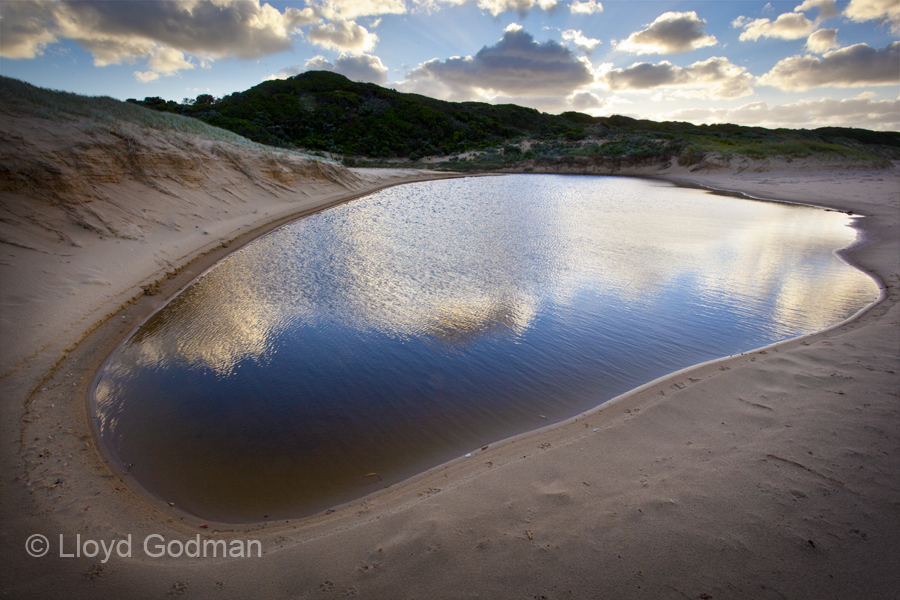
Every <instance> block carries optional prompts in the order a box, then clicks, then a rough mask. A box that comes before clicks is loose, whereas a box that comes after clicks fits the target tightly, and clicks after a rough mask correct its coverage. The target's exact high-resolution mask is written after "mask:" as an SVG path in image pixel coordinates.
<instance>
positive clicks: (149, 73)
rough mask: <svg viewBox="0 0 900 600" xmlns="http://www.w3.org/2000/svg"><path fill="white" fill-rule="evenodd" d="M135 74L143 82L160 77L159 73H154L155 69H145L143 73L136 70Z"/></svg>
mask: <svg viewBox="0 0 900 600" xmlns="http://www.w3.org/2000/svg"><path fill="white" fill-rule="evenodd" d="M134 76H135V78H136V79H137V80H138V81H140V82H141V83H150V82H151V81H155V80H157V79H159V73H154V72H153V71H145V72H143V73H142V72H141V71H135V72H134Z"/></svg>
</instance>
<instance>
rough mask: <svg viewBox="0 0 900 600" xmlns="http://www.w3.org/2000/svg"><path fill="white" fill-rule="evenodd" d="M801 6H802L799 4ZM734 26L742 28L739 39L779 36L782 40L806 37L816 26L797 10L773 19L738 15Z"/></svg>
mask: <svg viewBox="0 0 900 600" xmlns="http://www.w3.org/2000/svg"><path fill="white" fill-rule="evenodd" d="M801 6H803V5H802V4H801ZM732 26H733V27H735V28H743V29H744V32H743V33H741V35H740V40H741V41H742V42H745V41H747V40H754V41H756V40H758V39H759V38H761V37H767V38H780V39H782V40H799V39H800V38H804V37H807V36H808V35H810V34H811V33H812V32H813V31H814V30H815V28H816V23H815V22H814V21H810V20H809V19H807V18H806V15H804V14H803V13H799V12H792V13H784V14H782V15H778V18H777V19H775V20H774V21H772V20H770V19H755V20H753V21H751V20H750V19H747V18H746V17H738V18H737V19H735V20H734V22H732Z"/></svg>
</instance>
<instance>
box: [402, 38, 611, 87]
mask: <svg viewBox="0 0 900 600" xmlns="http://www.w3.org/2000/svg"><path fill="white" fill-rule="evenodd" d="M593 82H594V74H593V72H592V69H591V65H590V62H589V61H588V60H587V59H586V58H579V57H576V56H575V55H574V54H573V53H572V51H570V50H568V49H567V48H565V47H564V46H562V45H561V44H558V43H557V42H554V41H553V40H548V41H546V42H536V41H535V40H534V38H533V37H532V36H531V35H530V34H529V33H527V32H525V31H523V30H522V29H521V27H517V28H513V27H508V28H507V31H506V32H505V33H504V34H503V37H502V38H501V39H500V41H499V42H497V44H496V45H494V46H485V47H483V48H482V49H481V50H479V51H478V53H477V54H476V55H475V56H467V57H465V58H459V57H456V58H449V59H447V60H444V61H441V60H438V59H433V60H430V61H427V62H424V63H422V64H420V65H419V66H417V67H416V68H415V69H413V70H411V71H409V72H408V73H407V74H406V81H405V82H403V83H402V84H400V85H399V87H398V89H400V88H402V89H403V90H404V91H415V92H417V93H421V94H434V95H435V97H440V98H446V99H457V100H462V99H472V98H481V97H485V96H486V95H487V96H491V95H508V96H515V97H538V96H559V95H567V94H569V93H571V92H572V91H574V90H577V89H578V88H580V87H582V86H585V85H589V84H591V83H593Z"/></svg>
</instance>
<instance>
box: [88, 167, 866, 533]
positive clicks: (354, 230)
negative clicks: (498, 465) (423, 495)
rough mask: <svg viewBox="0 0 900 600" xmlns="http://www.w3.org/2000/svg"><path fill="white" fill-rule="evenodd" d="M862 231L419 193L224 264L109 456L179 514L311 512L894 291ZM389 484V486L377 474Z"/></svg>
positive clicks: (324, 217)
mask: <svg viewBox="0 0 900 600" xmlns="http://www.w3.org/2000/svg"><path fill="white" fill-rule="evenodd" d="M850 222H851V218H850V217H848V216H846V215H844V214H841V213H835V212H826V211H824V210H818V209H812V208H809V207H802V206H795V205H786V204H776V203H768V202H756V201H749V200H741V199H736V198H730V197H724V196H716V195H712V194H709V193H706V192H703V191H700V190H693V189H684V188H677V187H674V186H672V185H671V184H667V183H663V182H655V181H646V180H637V179H625V178H612V177H603V178H592V177H578V176H550V175H541V176H528V175H520V176H508V177H490V178H467V179H460V180H445V181H435V182H428V183H419V184H409V185H404V186H400V187H395V188H392V189H389V190H385V191H382V192H378V193H376V194H373V195H371V196H368V197H366V198H363V199H360V200H356V201H354V202H352V203H350V204H346V205H342V206H339V207H336V208H333V209H330V210H328V211H325V212H322V213H319V214H317V215H313V216H310V217H308V218H305V219H302V220H300V221H297V222H295V223H293V224H291V225H288V226H286V227H284V228H281V229H279V230H277V231H275V232H273V233H271V234H269V235H267V236H265V237H263V238H261V239H259V240H257V241H255V242H253V243H252V244H250V245H249V246H247V247H245V248H243V249H242V250H240V251H238V252H236V253H235V254H233V255H231V256H230V257H228V258H227V259H226V260H224V261H222V262H221V263H220V264H218V265H217V266H216V267H215V268H213V269H211V270H210V271H208V272H207V273H206V274H204V275H203V276H202V277H201V278H199V279H198V280H197V281H195V282H194V283H193V284H192V285H191V286H189V287H188V288H187V289H186V290H185V291H183V292H182V293H181V294H180V295H178V296H177V297H176V298H175V299H174V300H173V301H172V302H171V303H169V304H168V305H167V306H166V307H165V308H163V309H162V310H160V311H159V312H158V313H156V314H155V315H154V316H153V317H151V318H150V319H149V320H148V321H147V322H146V323H145V324H144V325H143V326H141V327H140V328H139V329H138V331H137V332H136V333H135V334H134V335H133V337H132V338H131V339H129V340H128V341H127V342H125V343H124V344H123V345H122V346H121V347H120V348H119V349H118V350H117V351H116V352H115V353H114V355H113V356H112V357H111V358H110V360H109V361H108V363H107V364H106V365H105V367H104V368H103V370H102V372H101V375H100V378H99V382H98V384H97V387H96V391H95V409H96V411H97V414H98V426H99V430H100V435H101V437H102V440H103V443H104V444H105V445H106V447H107V448H108V449H109V450H110V452H111V454H112V455H113V456H114V457H115V458H116V459H117V460H118V461H120V463H121V464H122V465H127V467H126V468H127V469H128V471H129V476H131V477H134V479H135V480H137V481H138V482H139V483H140V484H141V485H143V486H144V487H145V488H146V489H148V490H149V491H151V492H152V493H154V494H156V495H158V496H160V497H161V498H162V499H164V500H165V501H167V502H174V503H175V504H176V505H177V506H179V507H181V508H183V509H185V510H187V511H189V512H192V513H194V514H196V515H198V516H201V517H203V518H208V519H211V520H219V521H226V522H252V521H261V520H265V519H284V518H290V517H300V516H305V515H309V514H312V513H314V512H317V511H322V510H325V509H327V508H329V507H332V506H334V505H336V504H338V503H341V502H344V501H348V500H351V499H354V498H359V497H362V496H364V495H366V494H368V493H371V492H373V491H377V490H378V489H381V488H383V487H384V486H385V485H388V484H390V483H395V482H398V481H400V480H402V479H404V478H406V477H408V476H410V475H413V474H415V473H418V472H421V471H423V470H426V469H428V468H430V467H433V466H435V465H438V464H440V463H442V462H444V461H446V460H449V459H451V458H454V457H457V456H461V455H463V454H465V453H466V452H470V451H472V450H473V449H476V448H478V447H480V446H483V445H485V444H489V443H491V442H495V441H497V440H500V439H503V438H505V437H508V436H511V435H515V434H518V433H522V432H524V431H528V430H530V429H534V428H537V427H541V426H544V425H547V424H548V423H551V422H553V421H559V420H562V419H565V418H568V417H571V416H574V415H577V414H579V413H580V412H583V411H585V410H587V409H590V408H593V407H595V406H597V405H599V404H601V403H603V402H604V401H606V400H609V399H610V398H613V397H615V396H616V395H618V394H621V393H623V392H625V391H627V390H629V389H631V388H634V387H635V386H637V385H640V384H642V383H645V382H647V381H650V380H652V379H654V378H656V377H659V376H661V375H664V374H666V373H669V372H672V371H674V370H677V369H679V368H682V367H686V366H689V365H692V364H696V363H698V362H701V361H705V360H709V359H712V358H716V357H719V356H725V355H729V354H734V353H737V352H741V351H746V350H750V349H753V348H758V347H760V346H762V345H765V344H768V343H772V342H775V341H779V340H783V339H787V338H790V337H795V336H797V335H800V334H804V333H809V332H813V331H816V330H819V329H822V328H824V327H826V326H828V325H831V324H834V323H837V322H839V321H841V320H843V319H845V318H847V317H849V316H851V315H852V314H853V313H855V312H856V311H858V310H859V309H860V308H862V307H863V306H864V305H865V304H867V303H869V302H871V301H873V300H874V299H875V298H876V296H877V289H876V286H875V285H874V283H873V282H872V280H871V279H870V278H868V277H867V276H865V275H863V274H862V273H860V272H859V271H857V270H855V269H852V268H850V267H848V266H847V265H845V264H844V263H842V262H841V261H840V260H838V259H837V258H836V256H835V255H834V253H833V251H834V250H835V249H837V248H841V247H843V246H846V245H847V244H849V243H851V242H852V241H853V239H854V237H855V231H854V230H853V229H852V228H850V227H849V224H850ZM373 473H377V475H371V474H373Z"/></svg>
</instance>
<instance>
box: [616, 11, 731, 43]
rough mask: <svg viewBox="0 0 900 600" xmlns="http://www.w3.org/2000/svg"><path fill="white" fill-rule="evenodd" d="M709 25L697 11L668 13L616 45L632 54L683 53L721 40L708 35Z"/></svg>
mask: <svg viewBox="0 0 900 600" xmlns="http://www.w3.org/2000/svg"><path fill="white" fill-rule="evenodd" d="M705 28H706V21H704V20H703V19H701V18H699V17H698V16H697V13H696V12H693V11H691V12H682V13H676V12H667V13H663V14H662V15H660V16H659V17H657V18H656V20H655V21H653V23H651V24H650V25H649V26H647V28H646V29H643V30H641V31H637V32H635V33H632V34H631V35H630V36H628V38H627V39H625V40H622V41H621V42H619V43H618V44H616V50H621V51H623V52H630V53H632V54H681V53H684V52H690V51H692V50H697V49H698V48H704V47H706V46H714V45H716V44H717V43H718V41H717V40H716V38H715V37H714V36H711V35H706V33H705V32H704V29H705Z"/></svg>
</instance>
